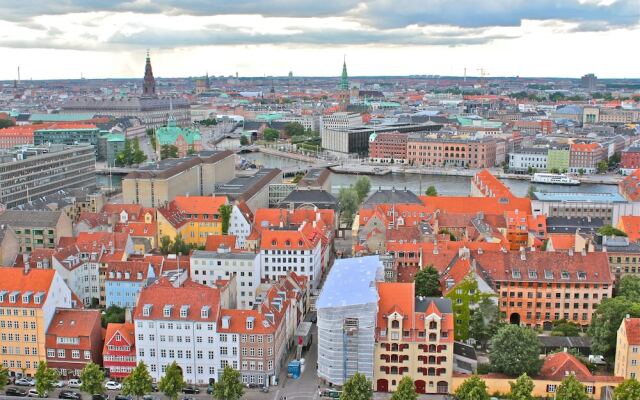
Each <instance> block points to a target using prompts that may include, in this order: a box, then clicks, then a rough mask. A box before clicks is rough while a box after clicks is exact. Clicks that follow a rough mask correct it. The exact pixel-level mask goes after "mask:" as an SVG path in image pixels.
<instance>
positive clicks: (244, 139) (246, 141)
mask: <svg viewBox="0 0 640 400" xmlns="http://www.w3.org/2000/svg"><path fill="white" fill-rule="evenodd" d="M248 144H249V139H247V137H246V136H245V135H242V136H240V146H246V145H248Z"/></svg>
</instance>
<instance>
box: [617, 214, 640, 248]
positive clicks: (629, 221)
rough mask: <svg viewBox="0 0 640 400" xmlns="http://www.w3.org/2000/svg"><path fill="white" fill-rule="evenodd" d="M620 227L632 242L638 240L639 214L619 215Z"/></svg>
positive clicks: (639, 229)
mask: <svg viewBox="0 0 640 400" xmlns="http://www.w3.org/2000/svg"><path fill="white" fill-rule="evenodd" d="M619 224H620V229H622V230H623V231H624V233H626V234H627V236H628V237H629V240H630V241H632V242H637V241H638V240H640V216H636V215H626V216H623V217H620V223H619Z"/></svg>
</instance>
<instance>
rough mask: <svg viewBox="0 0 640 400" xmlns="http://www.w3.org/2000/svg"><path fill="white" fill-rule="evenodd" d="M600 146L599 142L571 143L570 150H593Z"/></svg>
mask: <svg viewBox="0 0 640 400" xmlns="http://www.w3.org/2000/svg"><path fill="white" fill-rule="evenodd" d="M600 147H601V146H600V144H599V143H573V144H572V145H571V151H580V152H593V151H595V150H597V149H599V148H600Z"/></svg>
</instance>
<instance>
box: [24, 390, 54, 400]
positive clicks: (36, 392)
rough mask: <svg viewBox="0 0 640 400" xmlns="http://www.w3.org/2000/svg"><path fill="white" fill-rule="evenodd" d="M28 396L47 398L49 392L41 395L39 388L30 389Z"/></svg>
mask: <svg viewBox="0 0 640 400" xmlns="http://www.w3.org/2000/svg"><path fill="white" fill-rule="evenodd" d="M27 397H42V398H45V397H49V393H47V392H44V396H39V395H38V391H37V390H35V389H29V392H28V393H27Z"/></svg>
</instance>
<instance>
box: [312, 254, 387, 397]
mask: <svg viewBox="0 0 640 400" xmlns="http://www.w3.org/2000/svg"><path fill="white" fill-rule="evenodd" d="M382 280H384V267H383V264H382V262H381V261H380V259H379V257H378V256H369V257H359V258H350V259H341V260H337V261H336V263H335V264H334V265H333V267H332V268H331V271H330V273H329V276H328V277H327V281H326V283H325V285H324V287H323V289H322V293H321V294H320V297H319V298H318V301H317V303H316V308H317V310H318V376H319V377H320V378H321V379H323V380H324V381H325V382H327V383H331V384H333V385H337V386H342V385H343V384H344V382H345V381H346V380H347V379H349V378H350V377H351V376H353V375H354V374H355V373H356V372H360V373H362V374H364V375H365V376H366V377H367V378H369V379H373V364H374V362H373V354H374V348H375V323H376V316H377V313H378V291H377V288H376V281H382Z"/></svg>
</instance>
